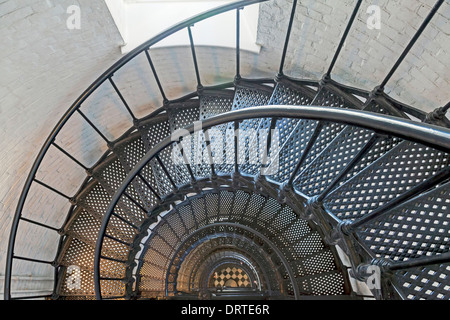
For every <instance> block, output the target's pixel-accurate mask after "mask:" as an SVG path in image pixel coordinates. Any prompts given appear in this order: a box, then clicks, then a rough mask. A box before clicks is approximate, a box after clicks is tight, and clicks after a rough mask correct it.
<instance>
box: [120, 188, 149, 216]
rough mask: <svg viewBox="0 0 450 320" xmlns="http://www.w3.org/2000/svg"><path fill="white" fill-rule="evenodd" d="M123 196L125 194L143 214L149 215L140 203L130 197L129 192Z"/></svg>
mask: <svg viewBox="0 0 450 320" xmlns="http://www.w3.org/2000/svg"><path fill="white" fill-rule="evenodd" d="M123 194H124V195H125V196H126V197H127V198H128V199H130V200H131V202H133V203H134V205H135V206H137V207H138V208H139V209H141V210H142V211H143V212H145V213H148V211H147V209H145V208H144V207H143V206H142V205H141V204H140V203H139V202H137V201H136V200H135V199H133V197H132V196H130V195H129V194H128V192H124V193H123Z"/></svg>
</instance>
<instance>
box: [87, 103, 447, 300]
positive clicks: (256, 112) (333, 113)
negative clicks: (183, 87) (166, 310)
mask: <svg viewBox="0 0 450 320" xmlns="http://www.w3.org/2000/svg"><path fill="white" fill-rule="evenodd" d="M259 118H293V119H305V120H316V121H332V122H336V123H342V124H346V125H352V126H357V127H361V128H365V129H369V130H372V131H374V132H376V133H378V134H384V135H392V136H396V137H399V138H402V139H405V140H408V141H413V142H417V143H421V144H424V145H428V146H430V147H433V148H436V149H439V150H443V151H445V152H450V129H446V128H442V127H438V126H435V125H430V124H423V123H416V122H414V121H411V120H406V119H399V118H396V117H393V116H385V115H383V116H382V115H379V114H376V113H372V112H368V111H356V110H347V109H338V108H330V107H318V106H301V107H299V106H296V107H293V106H262V107H252V108H247V109H241V110H236V111H231V112H227V113H224V114H221V115H218V116H214V117H211V118H209V119H206V120H204V121H202V122H201V128H200V130H199V126H198V123H194V124H191V125H190V126H188V127H186V128H185V129H181V130H178V131H175V132H174V133H173V134H172V135H171V136H169V137H167V138H165V139H164V140H162V141H161V142H160V143H158V144H157V145H155V146H154V148H153V149H151V150H150V151H149V152H147V153H146V155H145V156H144V157H143V158H142V159H141V160H140V161H139V162H138V163H137V164H136V166H135V167H134V168H133V169H132V170H131V171H130V172H129V173H128V175H127V177H126V178H125V179H124V181H123V182H122V184H121V186H120V187H119V188H118V189H117V191H116V193H115V195H114V196H113V197H112V200H111V203H110V205H109V207H108V210H107V211H106V213H105V215H104V217H103V221H102V224H101V227H100V231H99V237H98V238H97V243H96V247H95V258H94V284H95V294H96V298H97V299H101V298H102V297H101V288H100V259H101V251H102V245H103V238H104V236H105V233H106V229H107V226H108V223H109V220H110V218H111V215H112V213H113V211H114V208H115V207H116V205H117V203H118V202H119V200H120V198H121V197H122V194H123V193H124V192H125V190H126V189H127V188H128V186H129V185H130V183H131V182H132V181H133V179H134V178H135V177H136V176H137V175H138V174H139V172H140V171H141V170H142V169H143V168H144V167H145V166H146V165H147V164H148V163H149V162H150V161H151V160H152V159H153V158H155V157H156V156H157V155H158V154H159V153H160V152H161V151H163V150H164V149H165V148H167V147H169V146H170V145H172V144H173V143H174V142H177V141H180V139H182V138H183V137H185V136H188V135H191V134H193V133H195V132H199V131H204V130H208V129H210V128H212V127H214V126H217V125H221V124H225V123H233V122H235V121H242V120H248V119H259Z"/></svg>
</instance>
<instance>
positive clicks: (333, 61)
mask: <svg viewBox="0 0 450 320" xmlns="http://www.w3.org/2000/svg"><path fill="white" fill-rule="evenodd" d="M361 4H362V0H358V1H357V3H356V6H355V9H354V10H353V13H352V15H351V17H350V20H349V22H348V24H347V27H346V28H345V31H344V35H343V36H342V38H341V41H340V42H339V45H338V47H337V50H336V53H335V54H334V57H333V60H332V61H331V64H330V68H329V69H328V71H327V77H328V78H329V77H330V76H331V71H332V70H333V68H334V65H335V64H336V61H337V59H338V57H339V54H340V53H341V50H342V48H343V47H344V44H345V40H346V39H347V36H348V34H349V33H350V29H351V28H352V25H353V22H354V21H355V19H356V15H357V14H358V11H359V8H360V7H361Z"/></svg>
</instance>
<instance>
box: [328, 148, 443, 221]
mask: <svg viewBox="0 0 450 320" xmlns="http://www.w3.org/2000/svg"><path fill="white" fill-rule="evenodd" d="M449 164H450V155H449V154H447V153H444V152H441V151H438V150H435V149H432V148H430V147H427V146H424V145H420V144H418V143H414V142H409V141H404V142H401V143H400V144H398V145H397V146H396V147H395V148H393V149H391V150H390V151H389V152H387V153H386V154H385V155H384V156H382V157H380V158H378V159H377V160H376V161H374V162H373V163H371V164H370V165H369V166H368V167H367V168H365V169H363V170H362V171H361V172H360V173H358V174H357V175H355V176H354V177H353V178H351V179H350V180H348V181H347V182H346V183H344V184H342V185H341V186H340V187H339V188H337V189H335V190H334V191H333V192H332V193H331V194H330V195H328V196H327V198H325V200H324V206H325V208H326V209H328V210H330V211H331V212H332V213H333V214H335V215H336V216H337V217H338V218H340V219H341V220H349V219H356V218H359V217H362V216H364V215H365V214H368V213H370V212H372V211H373V210H374V209H376V208H378V207H380V206H381V205H383V204H384V203H386V202H388V201H389V200H392V199H393V198H395V197H397V196H398V195H400V194H401V193H403V192H405V191H407V190H408V189H410V188H412V187H414V186H415V185H417V184H418V183H420V182H422V181H424V180H426V179H427V178H428V177H430V176H431V175H433V174H434V173H436V172H437V171H439V170H440V169H443V168H445V167H447V166H448V165H449Z"/></svg>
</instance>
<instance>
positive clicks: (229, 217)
mask: <svg viewBox="0 0 450 320" xmlns="http://www.w3.org/2000/svg"><path fill="white" fill-rule="evenodd" d="M258 2H262V1H241V2H238V3H235V4H231V5H226V6H223V7H221V8H218V9H215V10H212V11H210V12H208V13H207V14H203V15H199V16H197V17H194V18H192V19H190V20H188V21H185V22H183V23H181V24H178V25H176V26H175V27H173V28H171V29H169V30H168V31H166V32H164V33H162V34H161V35H159V36H157V37H155V38H154V39H151V40H150V41H148V42H147V43H144V44H143V45H142V46H140V47H139V48H137V49H136V50H134V51H132V52H131V53H130V54H128V55H127V56H125V57H124V58H123V59H121V60H120V61H119V62H118V63H117V64H115V65H114V66H112V67H111V69H109V70H108V71H106V72H105V74H103V75H102V76H101V77H100V78H99V79H98V80H97V81H96V82H95V83H94V84H93V85H91V87H90V88H88V89H87V91H86V92H85V93H84V94H83V95H82V96H81V97H80V99H79V100H78V101H76V102H75V103H74V105H73V106H72V107H71V108H70V109H69V110H68V112H67V113H66V115H65V116H64V117H63V118H62V120H61V121H60V123H59V124H58V126H57V127H56V129H55V130H54V131H53V133H52V135H51V136H50V137H49V139H48V140H47V142H46V144H45V145H44V147H43V149H42V151H41V153H40V155H39V156H38V159H37V161H36V163H35V165H34V167H33V169H32V172H31V173H30V176H29V179H28V181H27V184H26V186H25V188H24V192H23V194H22V197H21V199H20V201H19V205H18V209H17V214H16V217H15V222H14V225H13V230H12V233H11V240H10V248H9V253H8V265H7V272H6V275H7V277H6V279H7V281H5V282H6V286H5V298H6V299H21V298H25V299H27V298H41V297H16V296H11V290H10V285H11V276H12V274H13V265H14V263H13V262H14V261H15V260H26V261H29V262H32V263H36V264H50V265H51V266H53V267H54V268H55V287H54V292H53V294H52V295H51V296H43V297H45V298H53V299H221V298H233V299H239V298H243V299H255V298H261V299H302V298H305V297H308V298H313V297H317V298H325V297H330V296H334V297H340V298H348V299H361V298H363V297H365V298H368V297H372V298H375V299H445V300H448V299H449V298H450V288H449V285H450V280H449V272H450V265H449V262H450V254H449V241H448V240H449V230H450V229H449V223H450V213H449V212H450V211H449V205H450V203H449V201H450V197H449V193H450V166H449V164H450V153H449V152H450V130H449V129H447V127H448V123H449V122H448V120H447V119H446V118H445V117H444V116H443V115H445V112H446V111H447V109H448V108H449V106H446V107H443V108H441V109H439V110H437V111H436V112H435V113H433V114H430V115H427V114H424V113H423V112H421V111H419V110H417V109H414V108H412V107H409V106H406V105H404V104H401V103H400V102H398V101H395V100H393V99H392V98H390V97H389V96H387V95H386V94H385V93H384V92H383V90H382V89H383V87H384V85H385V84H386V82H387V81H388V80H389V78H390V76H392V73H393V72H395V69H396V68H397V67H398V66H399V65H400V63H401V61H402V60H403V59H404V57H405V55H406V54H407V53H408V51H409V49H411V47H412V46H413V45H414V42H415V41H416V40H417V38H418V37H419V36H420V34H421V32H422V31H423V29H424V28H425V27H426V25H427V23H429V21H430V20H431V19H432V17H433V15H434V14H435V13H436V12H437V10H438V9H439V7H440V5H442V1H438V2H437V4H436V6H435V7H434V8H433V9H432V11H431V12H430V14H429V16H428V17H427V19H426V21H425V22H424V24H423V25H422V27H421V28H419V30H418V32H417V34H416V36H415V37H414V38H413V39H412V40H411V42H410V44H409V45H408V47H407V48H406V49H405V52H403V53H402V55H401V56H400V58H399V60H398V61H397V63H396V64H395V65H394V68H393V69H392V70H391V72H390V74H389V75H388V77H387V78H386V79H385V80H384V81H383V82H382V84H381V86H380V87H378V88H375V89H374V91H373V92H365V91H364V90H360V89H357V88H350V87H348V86H344V85H341V84H339V83H337V82H335V81H334V80H332V79H331V71H332V68H333V65H334V63H335V61H336V59H337V58H338V55H339V53H340V50H341V49H342V45H343V43H344V41H345V38H346V36H347V34H348V32H349V31H350V29H351V25H352V23H353V20H354V19H355V14H356V12H357V11H358V10H359V7H360V4H361V1H357V5H356V7H355V10H354V12H353V15H352V16H351V17H350V21H349V24H348V26H347V29H346V31H345V34H344V37H343V39H342V40H341V43H340V45H339V47H338V49H337V51H336V55H335V59H334V60H333V63H332V65H331V67H330V70H329V72H328V73H327V74H326V75H325V76H324V77H323V79H321V80H320V81H310V80H300V79H292V78H290V77H288V76H286V75H284V73H283V65H284V59H285V55H286V49H287V46H288V43H289V41H290V32H291V27H292V23H293V17H294V13H295V9H296V6H297V1H294V2H293V9H292V14H291V18H290V22H289V27H288V30H287V34H286V42H285V47H284V49H283V52H282V53H280V55H281V58H282V59H281V61H282V62H281V66H280V69H279V73H278V74H277V75H275V76H274V79H244V78H242V77H241V76H240V72H239V70H240V69H239V68H240V65H239V64H240V50H239V11H240V10H241V8H242V7H245V6H247V5H251V4H253V3H258ZM230 10H236V17H237V19H236V22H237V28H236V29H237V37H236V39H237V44H236V49H237V50H236V79H235V81H234V82H233V83H226V84H220V85H216V86H212V87H208V86H203V85H202V83H201V77H200V76H201V74H200V72H199V69H198V65H197V61H196V54H195V45H194V42H193V37H192V33H191V32H190V28H191V26H192V25H193V24H194V23H196V22H199V21H201V20H203V19H205V18H213V17H214V16H215V15H217V14H220V13H222V12H226V11H230ZM186 28H187V29H188V31H189V36H190V40H191V52H192V56H193V60H194V65H195V70H196V78H197V80H198V83H197V86H198V90H197V91H196V92H194V93H192V94H189V95H187V96H185V97H182V98H179V99H176V100H169V99H167V97H166V95H165V92H164V89H163V86H162V85H161V82H160V81H159V78H158V75H157V73H156V71H155V67H154V65H153V61H152V60H151V58H150V51H149V49H150V48H151V46H152V45H153V44H154V43H156V42H158V41H160V40H162V39H164V38H165V37H167V36H168V35H170V34H172V33H174V32H177V31H179V30H183V29H186ZM138 54H145V56H146V57H147V59H148V61H149V64H150V67H151V69H152V71H153V73H154V76H155V79H156V81H157V83H158V86H159V89H160V91H161V95H162V97H163V100H164V103H163V106H162V107H161V108H160V109H159V110H157V111H155V112H153V113H152V114H150V115H148V116H146V117H145V118H142V119H137V118H136V117H135V116H134V115H133V112H132V110H131V109H130V107H129V106H128V105H127V102H126V101H125V99H124V97H123V96H122V94H121V93H120V91H119V89H118V88H117V86H116V85H115V83H114V82H113V75H114V72H116V71H117V70H118V69H120V68H121V67H122V66H123V65H125V64H126V63H128V62H129V61H130V60H132V59H133V58H134V57H135V56H137V55H138ZM105 81H110V82H111V84H112V85H113V88H114V89H115V90H116V92H117V93H118V97H119V98H120V100H121V101H122V102H123V103H124V105H125V106H126V108H127V110H128V111H129V112H130V115H131V116H132V118H133V120H134V126H133V127H132V128H130V130H128V131H127V132H126V133H125V134H124V135H123V136H121V137H120V138H119V139H117V140H116V141H109V140H108V139H107V138H106V137H105V136H104V134H103V133H102V132H101V130H99V129H98V128H97V127H96V126H95V125H94V124H93V123H92V121H90V120H89V118H88V117H87V116H86V115H85V114H84V113H83V112H82V111H81V110H80V106H81V104H82V103H83V102H84V101H85V99H86V97H87V96H89V95H90V94H91V93H92V92H94V91H95V90H96V89H97V88H98V87H99V86H100V84H102V83H103V82H105ZM75 113H79V114H80V115H81V116H82V117H83V119H84V120H85V121H86V122H87V123H88V124H89V125H90V126H92V128H94V130H95V131H96V132H97V133H98V134H99V135H100V136H101V137H102V139H104V140H105V143H106V144H107V146H108V148H109V149H108V151H107V152H106V153H105V154H104V155H103V156H102V157H101V158H100V159H99V160H98V161H97V163H96V165H95V166H93V167H92V168H87V167H85V166H84V165H83V164H81V163H80V162H79V161H78V160H77V159H76V158H75V157H74V156H72V155H71V154H70V153H68V152H66V151H65V150H64V148H62V147H60V146H59V145H56V144H55V142H54V141H55V138H56V136H57V135H58V133H59V132H60V130H61V129H62V128H63V127H64V126H65V125H66V123H67V121H68V119H69V118H70V117H71V116H72V115H73V114H75ZM410 118H418V119H420V120H421V121H422V122H417V121H412V120H410ZM200 121H201V124H202V126H201V127H199V126H198V124H199V123H200ZM50 146H57V147H58V149H59V150H60V151H61V152H62V156H66V157H69V158H70V159H72V160H73V161H75V162H76V163H78V164H79V165H80V166H82V167H83V168H84V169H86V172H87V177H86V179H85V181H84V183H83V184H82V185H81V186H80V189H79V191H78V192H77V194H76V195H75V196H73V197H69V196H66V195H64V194H63V193H62V192H60V191H58V189H57V188H55V187H51V186H49V185H46V184H44V183H43V182H42V181H39V180H37V179H35V175H36V171H37V170H38V168H39V165H40V163H41V162H42V160H43V158H44V157H45V154H46V152H47V151H48V149H49V148H50ZM33 183H39V184H41V185H43V186H44V187H46V188H47V189H48V190H49V192H54V193H58V194H60V195H61V196H63V197H66V198H67V199H68V201H70V203H71V209H70V212H69V213H68V216H67V219H66V221H65V222H64V224H63V226H62V227H61V228H60V229H58V228H53V227H50V226H48V225H46V224H44V223H40V222H36V221H32V220H30V219H27V218H24V217H23V215H22V210H23V206H24V203H25V201H26V198H27V194H28V192H29V189H30V186H31V185H32V184H33ZM20 223H32V224H34V225H36V226H38V227H39V228H42V229H49V228H50V229H52V231H54V232H58V233H59V234H60V236H61V244H60V246H59V249H58V253H57V256H56V257H55V259H54V260H53V261H43V260H40V259H34V258H27V257H22V256H19V255H16V254H15V253H14V246H15V241H16V235H17V230H18V225H19V224H20ZM221 266H231V267H235V268H240V270H241V271H242V272H243V273H245V275H246V276H247V277H248V278H249V279H251V281H250V284H249V287H247V288H246V289H242V288H239V289H232V288H217V287H211V283H213V282H212V279H213V277H214V270H218V268H219V267H221ZM375 271H376V272H375ZM374 274H375V275H376V276H377V275H378V278H376V279H375V280H376V281H378V282H379V286H376V287H370V286H368V283H369V281H372V280H373V279H374V278H373V275H374ZM356 283H359V286H364V285H366V286H368V289H371V290H369V291H368V292H369V294H367V292H366V293H362V292H361V290H360V288H359V287H358V285H356ZM358 288H359V289H358Z"/></svg>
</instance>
